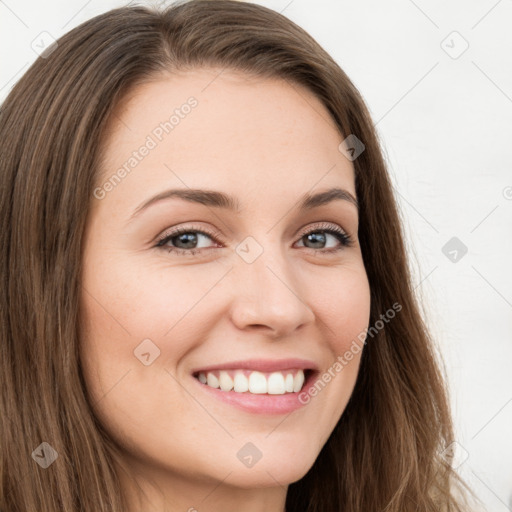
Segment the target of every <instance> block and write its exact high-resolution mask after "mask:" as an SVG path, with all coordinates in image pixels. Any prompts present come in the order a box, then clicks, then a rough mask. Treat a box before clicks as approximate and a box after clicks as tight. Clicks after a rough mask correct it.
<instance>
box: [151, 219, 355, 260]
mask: <svg viewBox="0 0 512 512" xmlns="http://www.w3.org/2000/svg"><path fill="white" fill-rule="evenodd" d="M329 236H330V237H332V238H334V239H335V240H337V241H338V245H335V246H334V247H330V248H327V249H325V248H323V247H319V245H320V246H323V245H326V244H327V243H328V240H329V238H328V237H329ZM219 238H222V237H221V235H220V233H210V232H208V231H204V230H202V229H197V228H195V227H194V226H189V227H181V228H176V229H174V230H172V231H171V232H169V233H165V234H164V235H163V236H162V238H160V239H159V241H158V242H157V244H156V247H159V248H162V249H164V250H166V251H167V252H169V253H171V252H172V253H175V254H177V255H181V256H194V255H195V254H197V253H199V252H203V253H204V252H208V251H210V250H211V249H212V247H205V246H204V245H203V246H198V244H200V241H201V239H210V240H213V241H215V242H217V240H216V239H219ZM299 242H302V244H303V245H302V246H303V247H306V246H305V245H304V244H305V243H311V244H313V245H314V246H313V247H306V249H308V250H309V251H312V252H313V253H315V254H326V255H329V254H333V253H336V252H338V251H340V250H343V249H344V248H345V247H350V246H352V245H353V240H352V238H351V236H350V235H348V234H347V233H346V232H345V231H343V230H342V229H341V228H340V227H338V226H337V225H335V224H322V225H320V226H317V227H316V229H310V230H308V231H306V232H304V233H303V234H302V235H301V236H300V238H299ZM206 243H207V242H206Z"/></svg>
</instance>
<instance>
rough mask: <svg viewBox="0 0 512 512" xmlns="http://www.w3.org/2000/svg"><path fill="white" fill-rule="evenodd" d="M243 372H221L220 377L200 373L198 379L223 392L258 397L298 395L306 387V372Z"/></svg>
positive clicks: (210, 373) (209, 373)
mask: <svg viewBox="0 0 512 512" xmlns="http://www.w3.org/2000/svg"><path fill="white" fill-rule="evenodd" d="M246 374H247V372H244V371H242V370H236V371H235V372H234V376H233V377H232V375H233V372H231V374H230V373H229V372H227V371H224V370H220V371H219V372H218V377H217V376H216V375H215V374H214V373H212V372H208V373H207V374H206V375H205V374H204V373H203V372H200V373H199V375H198V376H197V378H198V379H199V381H200V382H201V383H203V384H206V385H207V386H210V387H212V388H217V389H218V388H219V387H220V389H221V390H222V391H232V390H233V391H234V392H235V393H246V392H249V393H253V394H257V395H261V394H269V395H284V394H285V393H297V392H299V391H300V390H301V389H302V386H303V385H304V380H305V377H304V371H303V370H298V371H297V372H296V374H295V376H294V375H293V373H291V372H289V371H288V372H287V371H284V372H273V373H270V374H264V373H262V372H258V371H253V372H251V373H249V376H248V377H247V375H246Z"/></svg>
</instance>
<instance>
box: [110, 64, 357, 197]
mask: <svg viewBox="0 0 512 512" xmlns="http://www.w3.org/2000/svg"><path fill="white" fill-rule="evenodd" d="M342 139H343V137H342V136H341V134H340V133H339V131H338V129H337V127H336V125H335V123H334V121H333V119H332V118H331V116H330V114H329V112H328V111H327V109H326V108H325V106H324V105H323V104H322V103H321V101H320V100H319V99H318V98H317V97H316V96H315V95H314V94H313V93H312V92H311V91H309V90H308V89H306V88H305V87H303V86H300V85H298V84H295V83H291V82H288V81H286V80H281V79H274V78H270V79H269V78H263V77H254V76H250V75H246V74H243V73H240V72H235V71H231V70H221V69H204V70H195V71H188V72H186V73H185V72H182V73H179V74H162V75H160V76H159V77H158V78H155V79H154V80H152V81H151V82H147V83H144V84H141V85H139V86H138V87H136V88H135V89H133V90H132V91H130V93H129V94H127V95H126V96H125V97H124V98H123V100H122V102H121V103H120V104H119V105H118V106H117V108H116V111H115V112H114V115H113V116H112V120H111V123H110V126H109V127H108V130H107V132H106V138H105V142H104V144H105V145H104V150H105V151H104V160H103V162H102V165H101V169H100V171H101V174H102V179H101V180H100V181H101V182H103V183H104V182H105V181H106V180H108V179H109V177H111V176H112V175H113V174H115V173H116V171H117V170H119V169H121V168H124V169H125V171H126V172H123V173H121V174H123V178H122V180H121V181H120V182H119V184H116V186H115V189H116V190H114V191H113V192H112V193H111V194H109V200H115V201H124V202H126V201H128V202H130V203H131V204H136V205H138V204H139V203H140V200H141V199H143V198H144V197H146V196H147V195H148V194H149V193H154V192H155V193H156V192H159V191H161V190H162V188H163V187H169V188H170V187H176V186H178V187H190V188H199V187H204V188H210V189H218V188H224V189H228V188H229V191H230V193H232V194H233V195H236V196H237V197H240V198H241V199H240V201H241V203H245V202H244V199H243V198H244V197H245V198H246V200H247V202H250V201H251V198H253V200H254V201H257V200H258V199H257V198H258V196H260V194H262V193H263V192H265V193H266V196H267V197H268V198H269V199H272V198H273V199H274V200H276V201H279V200H280V199H281V198H282V197H283V196H282V193H283V190H288V191H289V193H290V194H291V196H293V195H297V196H298V195H301V196H302V195H303V194H304V192H306V191H308V190H311V189H312V188H314V187H316V186H318V187H322V188H324V187H328V186H343V187H344V188H346V189H347V190H349V191H351V192H352V193H353V194H354V195H355V190H354V175H353V167H352V164H351V162H350V161H348V160H347V159H346V158H345V157H344V156H343V154H342V153H341V152H340V151H339V149H338V146H339V144H340V142H341V141H342ZM144 147H146V149H145V150H144V149H143V148H144ZM141 153H144V155H143V156H141ZM121 190H122V193H119V192H120V191H121ZM114 196H115V197H114Z"/></svg>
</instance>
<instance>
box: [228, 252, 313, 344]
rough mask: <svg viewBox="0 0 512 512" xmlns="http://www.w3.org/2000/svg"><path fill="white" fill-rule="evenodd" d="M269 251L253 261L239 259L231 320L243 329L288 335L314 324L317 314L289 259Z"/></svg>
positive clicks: (271, 334)
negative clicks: (272, 254) (273, 255)
mask: <svg viewBox="0 0 512 512" xmlns="http://www.w3.org/2000/svg"><path fill="white" fill-rule="evenodd" d="M268 254H269V251H266V252H263V254H262V255H261V256H260V257H259V258H257V259H256V261H254V262H252V263H246V262H245V261H243V260H242V261H238V262H237V264H236V268H235V269H234V272H233V274H234V275H232V276H231V278H232V279H233V280H235V283H236V285H235V286H234V288H233V289H234V296H233V302H232V307H231V320H232V322H233V324H234V325H235V326H236V327H237V328H238V329H240V330H244V331H247V330H256V329H258V330H260V331H268V333H267V335H269V336H271V337H274V338H278V337H286V336H287V335H290V334H292V333H293V332H294V331H295V330H297V329H299V328H300V327H303V326H305V325H306V324H308V323H311V322H312V321H313V320H314V318H315V315H314V313H313V310H312V309H311V307H310V306H309V305H308V304H307V296H305V292H306V290H305V289H304V287H301V286H300V284H301V283H300V279H299V277H298V275H297V272H294V269H293V268H291V264H290V262H288V261H286V259H285V258H284V257H283V258H271V257H269V256H268Z"/></svg>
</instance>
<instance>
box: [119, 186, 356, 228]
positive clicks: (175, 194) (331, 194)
mask: <svg viewBox="0 0 512 512" xmlns="http://www.w3.org/2000/svg"><path fill="white" fill-rule="evenodd" d="M172 198H179V199H183V200H185V201H188V202H191V203H198V204H203V205H205V206H211V207H213V208H222V209H225V210H231V211H236V212H240V202H239V201H238V199H237V198H235V197H233V196H230V195H227V194H225V193H224V192H219V191H216V190H202V189H193V188H186V189H183V188H178V189H170V190H165V191H163V192H160V193H159V194H157V195H156V196H153V197H151V198H149V199H147V200H146V201H144V202H143V203H142V204H141V205H139V206H138V207H137V208H136V209H135V211H134V212H133V213H132V215H131V217H130V218H129V221H131V220H132V219H133V218H134V217H136V216H137V215H139V214H140V213H141V212H142V211H143V210H145V209H147V208H149V207H150V206H152V205H154V204H156V203H159V202H161V201H165V200H168V199H172ZM340 200H341V201H347V202H349V203H351V204H353V205H354V206H355V207H356V208H357V210H358V211H359V203H358V201H357V199H356V198H355V197H354V196H353V195H352V194H351V193H350V192H349V191H348V190H345V189H342V188H338V187H335V188H331V189H329V190H325V191H323V192H318V193H316V194H310V193H306V194H304V195H303V196H302V197H301V198H300V201H299V205H298V208H299V210H311V209H313V208H318V207H319V206H324V205H326V204H328V203H331V202H332V201H340Z"/></svg>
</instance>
